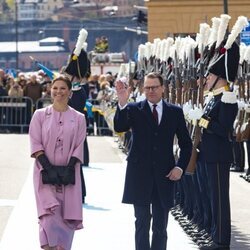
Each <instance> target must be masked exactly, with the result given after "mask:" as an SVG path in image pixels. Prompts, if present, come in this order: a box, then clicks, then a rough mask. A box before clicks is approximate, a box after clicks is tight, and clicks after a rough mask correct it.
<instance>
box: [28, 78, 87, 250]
mask: <svg viewBox="0 0 250 250" xmlns="http://www.w3.org/2000/svg"><path fill="white" fill-rule="evenodd" d="M70 94H71V82H70V80H69V78H67V77H65V76H63V75H61V76H59V77H57V78H56V79H54V80H53V82H52V87H51V97H52V98H53V104H52V105H51V106H48V107H46V108H43V109H38V110H36V112H35V113H34V115H33V117H32V120H31V123H30V129H29V136H30V145H31V157H34V158H35V159H36V160H35V163H34V190H35V197H36V204H37V212H38V219H39V227H40V228H39V236H40V245H41V248H42V249H45V250H70V249H71V245H72V241H73V236H74V232H75V230H77V229H81V228H82V227H83V226H82V194H81V179H80V164H81V163H83V142H84V139H85V136H86V122H85V117H84V115H83V114H81V113H79V112H77V111H76V110H74V109H72V108H71V107H69V106H68V99H69V96H70ZM60 166H67V167H69V169H67V170H70V169H72V168H75V184H68V185H52V184H43V181H42V175H41V171H42V170H43V171H48V173H49V178H51V179H53V180H55V181H56V180H57V175H56V173H55V172H53V171H55V169H54V168H55V167H60ZM52 170H53V171H52Z"/></svg>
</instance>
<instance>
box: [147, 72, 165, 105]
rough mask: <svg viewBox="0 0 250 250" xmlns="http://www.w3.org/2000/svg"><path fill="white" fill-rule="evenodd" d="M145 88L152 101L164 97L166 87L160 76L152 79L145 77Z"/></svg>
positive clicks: (148, 98) (154, 101)
mask: <svg viewBox="0 0 250 250" xmlns="http://www.w3.org/2000/svg"><path fill="white" fill-rule="evenodd" d="M143 89H144V93H145V95H146V98H147V100H148V101H150V102H151V103H158V102H159V101H160V100H161V99H162V95H163V93H164V87H163V86H162V85H161V83H160V81H159V79H158V78H154V79H151V78H147V77H145V81H144V87H143Z"/></svg>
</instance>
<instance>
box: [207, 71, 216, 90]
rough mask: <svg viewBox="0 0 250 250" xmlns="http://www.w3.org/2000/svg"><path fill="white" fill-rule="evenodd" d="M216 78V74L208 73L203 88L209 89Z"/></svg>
mask: <svg viewBox="0 0 250 250" xmlns="http://www.w3.org/2000/svg"><path fill="white" fill-rule="evenodd" d="M216 79H217V76H216V75H214V74H212V73H209V74H208V76H207V77H206V85H205V90H209V89H211V88H212V86H213V84H214V83H215V81H216Z"/></svg>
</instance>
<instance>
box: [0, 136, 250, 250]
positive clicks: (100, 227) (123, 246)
mask: <svg viewBox="0 0 250 250" xmlns="http://www.w3.org/2000/svg"><path fill="white" fill-rule="evenodd" d="M88 143H89V149H90V166H89V167H84V168H83V171H84V177H85V181H86V188H87V196H86V204H85V205H83V223H84V229H82V230H79V231H77V232H76V233H75V237H74V241H73V246H72V250H81V249H84V250H134V249H135V248H134V215H133V208H132V206H131V205H125V204H122V203H121V198H122V192H123V184H124V177H125V170H126V161H125V155H124V154H123V153H122V152H121V151H120V150H119V149H118V144H117V143H116V142H115V138H113V137H92V136H90V137H88ZM32 162H33V160H32V159H31V158H30V157H29V141H28V135H14V134H9V135H5V134H0V221H1V223H0V249H1V250H39V249H40V247H39V239H38V224H37V216H36V206H35V200H34V194H33V186H32V185H33V184H32V168H33V166H32ZM231 177H232V178H231V199H232V224H233V227H232V229H233V235H232V248H231V249H233V250H238V249H242V250H247V249H248V250H249V249H250V232H249V229H250V220H249V218H250V209H249V208H250V202H249V198H248V196H249V193H250V192H249V191H250V185H249V184H248V183H247V182H245V181H243V180H242V179H241V178H239V177H238V174H235V173H233V174H232V176H231ZM191 249H198V248H197V246H196V245H195V244H194V243H193V242H192V241H191V239H190V238H188V237H187V236H186V234H185V233H184V232H183V230H182V229H181V227H180V226H179V224H178V223H177V222H176V221H175V220H174V219H173V217H172V216H171V214H170V218H169V225H168V250H191Z"/></svg>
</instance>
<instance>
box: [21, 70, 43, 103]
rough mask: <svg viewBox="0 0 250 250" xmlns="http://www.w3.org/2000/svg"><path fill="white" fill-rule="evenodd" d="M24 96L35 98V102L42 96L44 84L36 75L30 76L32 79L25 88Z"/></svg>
mask: <svg viewBox="0 0 250 250" xmlns="http://www.w3.org/2000/svg"><path fill="white" fill-rule="evenodd" d="M24 96H27V97H30V98H31V99H32V100H33V104H34V105H35V104H36V101H37V100H38V99H39V98H41V97H42V86H41V85H40V83H39V82H38V81H37V78H36V75H35V74H33V75H31V77H30V81H29V82H28V84H27V85H26V87H25V88H24Z"/></svg>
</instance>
